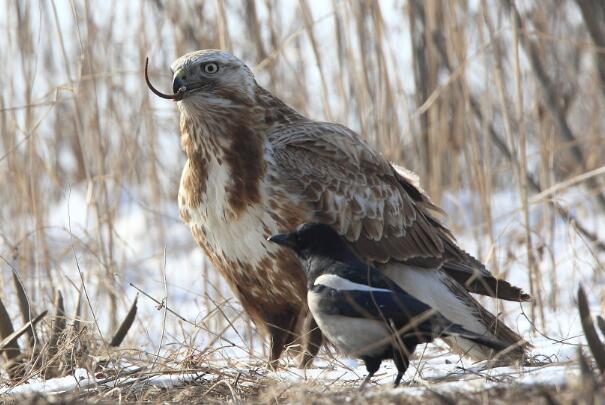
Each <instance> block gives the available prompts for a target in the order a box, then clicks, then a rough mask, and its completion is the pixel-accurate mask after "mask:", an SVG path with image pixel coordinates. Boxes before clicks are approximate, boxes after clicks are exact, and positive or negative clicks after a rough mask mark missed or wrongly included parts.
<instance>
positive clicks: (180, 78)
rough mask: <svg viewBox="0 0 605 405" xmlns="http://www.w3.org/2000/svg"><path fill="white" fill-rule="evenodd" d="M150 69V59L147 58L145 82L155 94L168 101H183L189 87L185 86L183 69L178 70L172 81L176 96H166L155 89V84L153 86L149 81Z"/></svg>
mask: <svg viewBox="0 0 605 405" xmlns="http://www.w3.org/2000/svg"><path fill="white" fill-rule="evenodd" d="M148 67H149V58H145V82H146V83H147V87H149V90H151V91H152V92H153V94H155V95H156V96H158V97H161V98H164V99H167V100H174V101H179V100H182V99H183V97H184V95H185V92H186V91H187V87H186V86H185V82H184V80H185V74H184V72H183V70H182V69H179V70H177V71H176V73H175V74H174V78H173V79H172V90H173V92H174V94H165V93H162V92H161V91H159V90H158V89H156V88H155V87H153V84H151V80H149V73H148V72H147V68H148Z"/></svg>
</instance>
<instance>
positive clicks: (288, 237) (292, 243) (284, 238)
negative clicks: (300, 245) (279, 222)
mask: <svg viewBox="0 0 605 405" xmlns="http://www.w3.org/2000/svg"><path fill="white" fill-rule="evenodd" d="M267 240H268V241H269V242H273V243H277V244H278V245H282V246H285V247H288V248H290V249H296V240H295V237H294V236H293V235H292V234H290V233H278V234H276V235H273V236H269V237H268V238H267Z"/></svg>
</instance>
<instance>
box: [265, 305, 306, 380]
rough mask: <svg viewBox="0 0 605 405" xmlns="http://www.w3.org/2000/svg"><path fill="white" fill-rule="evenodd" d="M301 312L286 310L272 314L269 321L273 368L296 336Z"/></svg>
mask: <svg viewBox="0 0 605 405" xmlns="http://www.w3.org/2000/svg"><path fill="white" fill-rule="evenodd" d="M299 312H300V311H298V310H288V311H284V312H282V313H281V314H280V315H278V316H272V317H271V319H270V320H269V322H267V328H268V330H269V337H270V350H271V355H270V358H269V366H270V367H271V368H273V369H275V368H277V364H278V361H279V357H280V356H281V354H282V353H283V351H284V349H285V348H286V346H287V345H288V344H289V343H291V342H292V341H294V340H295V338H296V334H295V329H296V324H297V321H298V314H299Z"/></svg>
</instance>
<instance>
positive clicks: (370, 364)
mask: <svg viewBox="0 0 605 405" xmlns="http://www.w3.org/2000/svg"><path fill="white" fill-rule="evenodd" d="M362 360H363V361H364V362H365V363H366V370H368V375H367V376H366V378H365V379H364V380H363V382H362V383H361V385H360V386H359V391H363V389H364V388H365V387H366V384H367V383H369V382H370V379H371V378H372V377H373V376H374V374H376V372H377V371H378V369H379V368H380V363H382V360H380V359H373V358H367V357H364V358H362Z"/></svg>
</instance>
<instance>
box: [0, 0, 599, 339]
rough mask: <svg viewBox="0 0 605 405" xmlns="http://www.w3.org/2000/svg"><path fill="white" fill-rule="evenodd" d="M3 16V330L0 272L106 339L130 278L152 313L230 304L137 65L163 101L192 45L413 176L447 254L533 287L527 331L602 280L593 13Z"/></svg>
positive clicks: (432, 8)
mask: <svg viewBox="0 0 605 405" xmlns="http://www.w3.org/2000/svg"><path fill="white" fill-rule="evenodd" d="M1 3H2V4H1V6H0V38H1V39H0V49H2V51H1V52H0V72H1V77H2V78H3V80H2V82H3V86H2V89H0V195H1V199H0V256H1V257H2V262H0V268H1V269H2V272H1V273H0V282H1V284H0V286H1V291H0V292H2V293H3V295H2V297H4V298H3V299H5V301H6V303H7V307H8V308H9V309H10V308H12V310H11V311H10V312H11V313H12V314H14V315H15V317H16V314H17V313H18V312H17V310H16V309H15V308H16V300H14V299H13V297H14V295H15V293H14V290H13V287H12V281H11V277H12V275H11V273H12V272H11V268H12V269H14V270H15V271H16V272H18V274H19V275H20V278H21V280H22V281H23V284H24V285H25V287H26V289H27V291H28V293H29V297H28V298H29V301H30V303H31V304H32V306H33V307H34V308H36V309H35V312H40V311H41V310H42V309H43V308H44V307H45V306H47V305H49V303H51V302H52V301H53V300H54V297H55V294H56V290H58V289H62V290H63V292H64V296H65V300H66V306H67V308H68V310H67V312H68V313H69V314H68V317H71V318H73V317H74V316H76V315H77V316H78V317H81V318H82V319H83V320H88V321H91V320H94V321H97V320H99V322H100V325H101V326H100V328H99V329H100V330H102V332H103V333H105V332H106V331H107V330H111V329H112V328H114V326H115V324H116V322H117V320H118V318H119V317H120V316H121V314H123V313H125V311H126V310H127V308H128V306H129V304H130V300H131V298H132V297H133V296H134V292H135V291H134V290H133V288H132V287H131V286H130V285H129V283H133V284H135V285H140V286H143V287H142V288H145V289H149V290H154V288H155V290H157V291H155V292H156V293H157V294H155V295H156V296H157V297H160V298H161V297H164V298H167V295H168V292H167V291H168V290H169V288H168V287H170V286H171V285H173V284H174V283H176V281H173V280H182V279H183V277H185V276H183V274H186V275H187V277H188V278H185V280H198V279H199V282H192V283H190V284H188V283H187V282H185V283H184V284H183V285H186V286H187V287H188V288H189V290H188V293H191V294H194V297H195V298H194V299H192V300H191V301H182V302H181V301H179V298H178V297H179V294H178V293H176V292H174V293H173V295H176V296H177V297H176V298H174V299H175V300H176V301H173V302H175V303H177V304H179V305H181V304H182V303H187V305H189V308H188V310H189V312H190V313H191V314H192V317H196V316H197V317H198V320H200V319H201V318H203V319H202V320H203V322H210V318H206V317H205V315H206V313H203V314H201V315H196V314H198V313H199V312H200V308H202V307H205V308H206V310H207V311H209V308H212V307H213V305H215V306H216V307H217V308H218V307H220V306H221V305H222V304H221V303H224V302H227V301H229V298H228V297H229V296H230V295H229V292H228V291H227V289H226V288H225V287H224V286H223V285H222V283H221V281H220V278H219V277H218V275H216V274H215V273H214V272H213V271H212V269H210V268H209V267H208V265H207V264H206V262H205V260H204V259H203V257H202V256H201V253H199V252H198V250H197V249H196V247H195V245H194V242H193V240H192V238H191V237H190V236H189V230H188V229H187V228H186V227H185V226H184V225H181V223H180V221H179V219H178V214H177V212H178V211H177V208H176V194H177V190H178V185H179V178H180V170H181V168H182V166H183V164H184V160H185V157H184V154H183V153H182V152H181V151H180V146H179V136H178V135H179V131H178V115H177V111H176V107H175V106H174V104H172V103H170V102H167V101H164V100H159V99H157V98H155V97H154V96H153V95H152V94H151V93H150V92H149V91H148V89H147V88H146V86H145V83H144V79H143V73H142V68H143V66H144V61H145V57H146V56H149V57H150V66H151V72H152V79H153V81H154V83H155V84H156V86H157V87H158V88H160V89H165V90H168V89H170V85H171V75H170V71H169V64H170V62H171V61H172V60H173V59H175V58H176V57H177V56H179V55H181V54H183V53H185V52H189V51H193V50H197V49H203V48H222V49H228V50H230V51H232V52H233V53H234V54H236V55H237V56H239V57H240V58H241V59H243V60H244V61H245V62H246V63H248V65H249V66H250V67H251V68H252V69H253V71H254V72H255V74H256V76H257V81H258V82H259V83H260V84H261V85H262V86H264V87H266V88H268V89H269V90H271V91H272V92H273V93H274V94H275V95H277V96H278V97H280V98H282V99H283V100H284V101H285V102H287V103H288V104H290V105H292V106H294V107H295V108H296V109H298V110H299V111H301V112H302V113H304V114H306V115H308V116H310V117H312V118H315V119H318V120H329V121H335V122H339V123H342V124H345V125H347V126H349V127H351V128H353V129H355V130H356V131H358V132H359V133H360V134H361V135H362V136H363V137H364V138H366V139H367V140H368V142H369V143H370V144H371V145H373V146H374V147H376V148H377V149H379V150H380V151H382V152H383V153H384V154H385V155H386V156H387V157H388V158H389V159H391V160H392V161H393V162H395V163H397V164H401V165H403V166H406V167H407V168H409V169H411V170H413V171H415V172H416V173H418V175H419V176H420V179H421V183H422V185H423V187H424V188H425V189H426V190H427V191H428V192H429V194H430V195H431V196H432V198H433V199H434V200H435V201H436V202H437V203H438V204H439V205H442V206H443V207H445V210H446V212H447V213H448V217H447V219H446V222H447V223H448V225H449V226H451V227H452V228H453V229H454V232H455V233H456V234H459V235H460V241H461V244H462V245H463V246H464V247H466V248H467V249H468V250H470V251H471V252H472V253H473V254H475V255H477V256H478V257H480V258H482V259H483V260H485V261H486V262H487V263H488V264H489V267H490V268H491V269H492V270H493V271H494V272H496V273H498V274H499V275H501V276H504V277H509V278H511V279H512V281H514V282H515V283H516V284H519V285H522V286H524V288H525V289H527V290H530V291H531V293H532V295H533V296H534V297H535V298H536V301H535V302H534V304H533V305H531V311H530V313H529V315H528V316H529V317H530V319H532V321H535V322H536V323H537V324H538V325H542V326H543V325H544V317H545V315H544V314H545V313H552V312H553V311H554V312H556V311H557V310H558V309H559V308H561V305H562V303H563V302H565V300H567V299H568V297H570V296H571V295H572V294H573V289H574V288H575V283H576V282H577V281H578V280H579V279H584V280H587V279H588V280H592V281H593V282H595V281H599V280H601V277H602V273H603V271H602V267H601V265H600V263H599V260H598V254H599V253H602V251H603V250H605V244H604V243H603V241H604V240H605V234H604V233H603V232H602V229H604V227H605V219H604V216H603V213H604V212H605V197H604V196H605V187H604V182H603V173H604V172H605V170H603V165H604V164H605V157H604V156H605V142H604V141H605V135H604V132H603V131H604V126H605V23H604V21H605V2H602V1H599V0H576V1H572V0H545V1H530V0H518V1H516V2H514V1H512V0H503V1H487V0H476V1H470V0H469V1H463V0H426V1H422V0H407V1H401V0H394V1H384V2H382V1H381V2H375V1H362V0H359V1H356V0H350V1H347V0H333V1H331V2H329V1H325V2H323V1H315V0H299V1H277V0H258V1H247V0H226V1H220V0H207V1H201V0H200V1H187V2H185V1H183V2H176V1H163V0H154V1H152V0H149V1H128V2H123V1H118V0H114V1H94V0H72V1H67V0H64V1H63V0H56V1H45V0H44V1H43V0H40V1H34V0H24V1H9V0H4V1H2V2H1ZM598 231H601V232H600V235H599V234H598ZM557 235H563V237H558V236H557ZM578 246H582V247H583V249H584V250H581V251H580V250H577V247H578ZM559 268H564V271H563V272H561V271H558V270H557V269H559ZM514 269H517V270H516V271H515V270H514ZM582 269H584V270H586V269H588V270H587V271H584V270H582ZM576 271H578V274H580V275H576V273H575V272H576ZM179 277H180V278H179ZM146 279H154V280H157V281H158V283H157V285H156V286H155V287H153V286H150V285H149V284H148V283H146ZM166 280H168V282H166V283H164V282H165V281H166ZM83 283H84V285H85V286H87V287H88V290H89V291H85V290H83V289H82V284H83ZM163 283H164V284H163ZM171 283H172V284H171ZM596 285H599V284H595V286H596ZM601 285H602V284H601ZM167 286H168V287H167ZM180 288H181V290H182V287H180ZM567 288H568V289H569V291H567ZM165 291H166V292H165ZM88 293H89V294H88ZM562 294H563V295H564V297H566V298H561V295H562ZM83 295H87V297H86V300H85V301H86V302H87V303H86V304H81V305H79V304H78V303H81V300H84V298H82V296H83ZM209 300H212V302H210V301H209ZM168 302H170V301H168ZM216 303H218V304H216ZM197 304H199V306H196V305H197ZM232 304H233V305H235V307H234V308H232V309H233V312H228V311H227V312H224V313H222V312H223V311H220V312H221V314H218V313H217V314H215V315H216V317H217V320H216V321H215V324H212V325H210V324H209V325H210V326H208V328H210V329H213V330H215V331H218V330H222V327H221V325H225V324H226V321H225V319H228V318H229V316H230V315H229V314H230V313H231V314H233V313H236V312H237V306H236V303H232ZM230 305H231V304H230ZM76 307H78V308H80V309H79V312H74V311H75V308H76ZM160 308H161V306H160ZM70 311H71V312H70ZM95 311H96V312H97V313H96V314H95ZM216 312H218V311H216ZM74 313H75V314H76V315H74ZM225 314H227V315H225ZM219 318H220V319H219ZM221 319H222V320H221ZM139 327H143V329H144V330H145V333H146V334H147V335H149V333H150V332H149V330H148V329H145V325H141V324H139ZM182 339H183V340H187V338H185V337H183V338H182ZM245 339H252V338H251V337H248V338H245ZM245 339H244V340H245ZM150 341H155V340H154V339H152V338H150Z"/></svg>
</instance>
